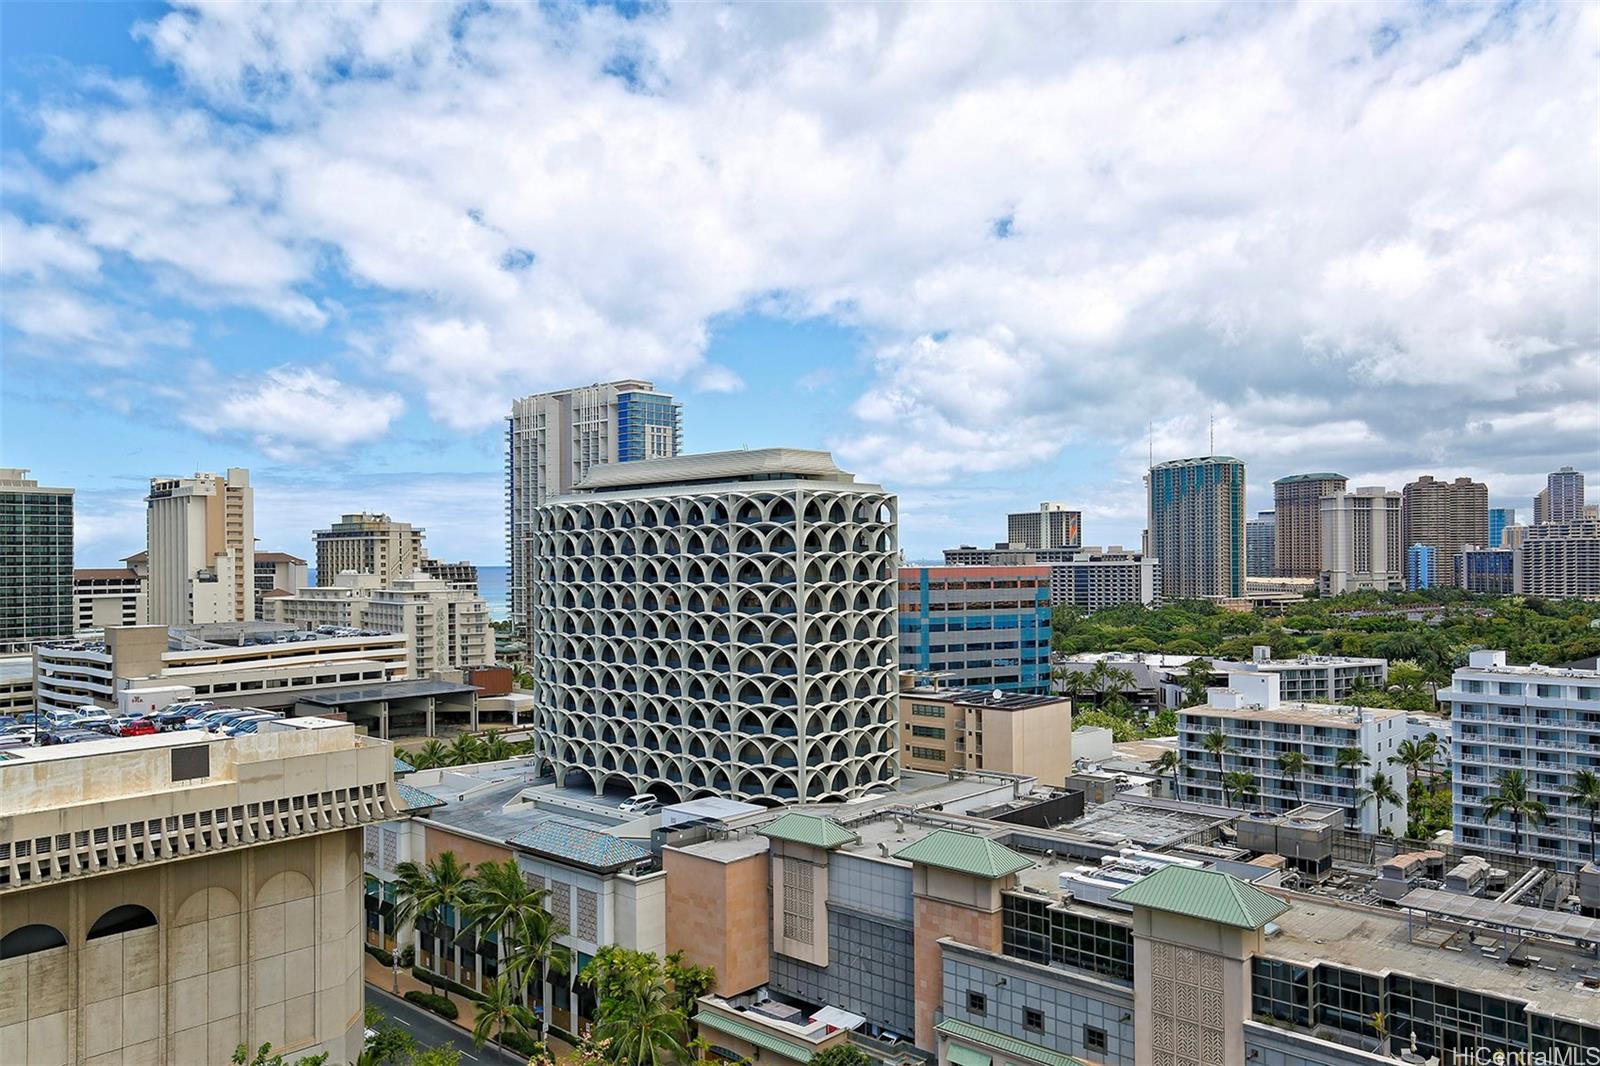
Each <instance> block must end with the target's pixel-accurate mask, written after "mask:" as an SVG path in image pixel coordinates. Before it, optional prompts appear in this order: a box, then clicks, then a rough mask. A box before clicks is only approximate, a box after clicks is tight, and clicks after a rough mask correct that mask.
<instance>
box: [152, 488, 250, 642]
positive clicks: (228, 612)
mask: <svg viewBox="0 0 1600 1066" xmlns="http://www.w3.org/2000/svg"><path fill="white" fill-rule="evenodd" d="M145 500H146V505H147V509H146V511H145V528H146V536H147V540H146V547H147V550H148V553H149V567H150V574H149V583H150V587H149V595H148V597H147V600H146V609H147V610H148V612H149V621H150V622H151V623H153V624H155V625H167V626H181V625H194V624H198V623H204V622H247V621H250V620H251V619H253V618H255V616H256V585H255V581H256V540H255V490H254V489H252V488H251V487H250V471H248V470H245V469H243V468H241V467H231V468H229V470H228V472H227V474H225V475H223V474H196V475H195V476H194V477H185V478H178V477H158V478H151V479H150V495H149V496H147V497H146V498H145Z"/></svg>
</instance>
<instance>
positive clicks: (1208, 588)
mask: <svg viewBox="0 0 1600 1066" xmlns="http://www.w3.org/2000/svg"><path fill="white" fill-rule="evenodd" d="M1148 482H1149V498H1150V529H1149V532H1148V534H1147V536H1148V538H1149V543H1148V544H1147V545H1146V554H1147V555H1153V556H1155V557H1156V558H1157V559H1159V560H1161V592H1162V598H1163V599H1166V600H1169V601H1170V600H1184V599H1212V600H1215V599H1230V598H1236V597H1240V596H1243V595H1244V580H1245V559H1246V556H1245V509H1244V463H1243V461H1242V460H1239V459H1235V458H1233V457H1232V456H1231V455H1206V456H1200V457H1198V458H1194V459H1174V460H1172V461H1171V462H1167V463H1157V464H1156V465H1155V466H1153V467H1151V468H1150V475H1149V478H1148Z"/></svg>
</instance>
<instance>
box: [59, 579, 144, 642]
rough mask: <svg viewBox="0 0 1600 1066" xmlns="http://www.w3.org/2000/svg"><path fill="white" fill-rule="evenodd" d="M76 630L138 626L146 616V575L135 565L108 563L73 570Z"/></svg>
mask: <svg viewBox="0 0 1600 1066" xmlns="http://www.w3.org/2000/svg"><path fill="white" fill-rule="evenodd" d="M72 599H73V604H74V612H75V615H76V617H75V618H74V621H75V623H76V625H75V631H77V632H82V631H83V630H85V629H104V628H106V627H107V626H135V625H138V624H139V623H140V622H141V621H143V619H144V615H145V595H144V579H143V578H141V577H140V576H139V575H138V574H137V573H136V572H134V570H133V569H131V568H129V567H123V568H121V569H118V568H116V567H107V568H102V569H93V570H74V571H73V572H72Z"/></svg>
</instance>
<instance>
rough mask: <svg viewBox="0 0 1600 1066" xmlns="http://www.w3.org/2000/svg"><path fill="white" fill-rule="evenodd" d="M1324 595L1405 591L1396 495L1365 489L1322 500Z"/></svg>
mask: <svg viewBox="0 0 1600 1066" xmlns="http://www.w3.org/2000/svg"><path fill="white" fill-rule="evenodd" d="M1320 504H1321V507H1320V510H1321V521H1320V523H1319V524H1320V526H1321V528H1320V530H1319V534H1320V536H1321V537H1322V551H1321V558H1322V573H1321V574H1320V575H1319V580H1320V581H1321V584H1322V594H1323V595H1324V596H1338V595H1339V594H1341V593H1345V592H1357V591H1364V590H1370V589H1376V590H1377V591H1379V592H1399V591H1401V590H1403V589H1404V588H1405V587H1406V550H1405V549H1406V546H1405V544H1404V542H1403V541H1402V539H1401V535H1400V534H1401V529H1400V493H1398V492H1388V491H1386V490H1385V489H1383V488H1382V487H1376V486H1367V487H1364V488H1358V489H1356V490H1355V491H1354V492H1335V493H1332V494H1330V495H1327V496H1324V497H1322V499H1321V501H1320Z"/></svg>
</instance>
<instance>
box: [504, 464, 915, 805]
mask: <svg viewBox="0 0 1600 1066" xmlns="http://www.w3.org/2000/svg"><path fill="white" fill-rule="evenodd" d="M532 549H533V550H532V551H531V552H530V558H531V561H532V569H533V573H532V580H531V582H530V593H531V597H530V598H531V601H532V603H531V606H532V610H531V620H532V631H531V634H530V636H531V641H532V643H531V650H532V653H533V654H532V659H533V662H534V664H535V665H534V695H535V706H536V715H537V718H536V722H537V734H536V735H537V737H538V740H539V744H540V754H541V756H542V757H544V758H547V759H549V760H550V762H551V764H552V765H553V768H554V770H555V772H556V775H557V777H558V778H559V779H562V780H567V781H575V780H583V781H585V782H586V783H588V784H590V785H592V786H593V787H594V788H595V790H596V791H597V792H598V791H603V790H606V789H608V788H609V789H620V790H624V791H628V792H644V791H650V792H654V793H656V794H657V795H658V796H660V797H662V798H663V799H670V800H679V799H688V798H691V797H696V796H705V795H722V796H732V797H737V798H741V799H747V800H751V801H756V802H766V803H784V802H794V801H807V802H816V801H819V800H840V799H847V798H850V797H852V796H858V795H860V794H862V793H863V792H865V791H867V790H868V789H869V788H872V787H873V786H874V785H880V784H886V783H890V782H893V781H894V780H895V779H896V778H897V776H898V774H899V766H898V748H897V744H896V736H895V718H896V712H895V706H894V700H895V691H896V684H897V682H896V662H897V655H896V633H895V619H896V599H895V597H896V593H895V580H896V575H897V567H898V545H897V543H896V503H895V498H894V497H893V496H892V495H890V494H888V493H886V492H884V491H883V490H881V489H878V488H877V487H876V486H860V485H854V484H851V483H849V482H847V481H846V482H830V481H818V482H816V483H815V487H811V484H810V483H806V482H798V483H797V482H795V481H786V482H784V481H772V482H767V483H765V484H764V483H763V482H760V481H752V482H750V483H737V484H733V483H730V484H728V485H726V486H724V485H718V486H716V487H715V488H713V487H710V486H705V487H702V489H700V490H696V489H694V488H692V487H687V486H686V487H683V488H681V489H678V490H676V491H674V490H673V489H671V488H663V489H660V490H655V491H651V492H649V493H648V494H646V493H641V494H639V495H638V496H637V497H630V498H620V494H617V493H607V494H605V495H603V496H596V497H594V498H592V499H590V498H588V497H582V496H570V497H565V498H563V499H562V500H560V501H557V502H552V503H550V504H547V505H545V506H544V507H541V508H539V509H538V510H537V512H536V514H535V519H534V533H533V536H532Z"/></svg>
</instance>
